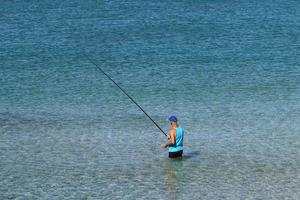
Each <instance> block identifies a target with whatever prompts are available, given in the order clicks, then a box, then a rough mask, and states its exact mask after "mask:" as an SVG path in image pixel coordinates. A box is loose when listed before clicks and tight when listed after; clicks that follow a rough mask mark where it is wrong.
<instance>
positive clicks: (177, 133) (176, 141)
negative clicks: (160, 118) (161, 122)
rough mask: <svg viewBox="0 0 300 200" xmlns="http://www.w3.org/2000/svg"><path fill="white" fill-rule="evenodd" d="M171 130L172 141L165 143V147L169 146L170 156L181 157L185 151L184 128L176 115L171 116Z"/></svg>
mask: <svg viewBox="0 0 300 200" xmlns="http://www.w3.org/2000/svg"><path fill="white" fill-rule="evenodd" d="M169 122H170V125H171V127H172V128H171V130H170V133H169V138H170V142H169V143H166V144H163V145H162V146H163V147H164V148H167V147H168V148H169V158H181V157H182V153H183V137H184V131H183V128H182V127H180V126H179V124H178V120H177V118H176V117H175V116H171V117H169Z"/></svg>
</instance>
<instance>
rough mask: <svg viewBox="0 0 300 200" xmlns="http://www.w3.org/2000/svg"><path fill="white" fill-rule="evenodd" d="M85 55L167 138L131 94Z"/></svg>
mask: <svg viewBox="0 0 300 200" xmlns="http://www.w3.org/2000/svg"><path fill="white" fill-rule="evenodd" d="M83 55H84V56H85V57H86V58H87V59H88V60H89V61H90V62H91V63H92V64H93V65H95V67H97V69H99V71H101V72H102V73H103V74H104V75H105V76H106V77H107V78H108V79H109V80H111V81H112V82H113V83H114V84H115V85H116V86H117V87H118V88H119V89H120V90H121V91H122V92H123V93H124V94H125V95H126V96H127V97H128V98H129V99H130V100H131V101H132V102H133V103H134V104H135V105H136V106H137V107H139V109H141V111H143V113H144V114H145V115H146V116H147V117H148V118H149V119H150V120H151V121H152V122H153V123H154V124H155V125H156V127H157V128H158V129H159V130H160V131H161V132H162V133H163V134H164V135H165V136H167V134H166V133H165V132H164V131H163V130H162V128H161V127H160V126H159V125H158V124H157V123H156V122H155V121H154V120H153V119H152V118H151V117H150V116H149V115H148V114H147V113H146V111H145V110H144V109H143V108H142V107H141V106H140V105H139V104H138V103H137V102H136V101H135V100H134V99H133V98H132V97H131V96H129V94H127V92H125V90H124V89H123V88H121V87H120V86H119V85H118V84H117V83H116V82H115V81H114V80H113V79H112V78H111V77H110V76H109V75H108V74H107V73H105V71H104V70H103V69H101V67H99V66H98V65H97V63H95V62H94V61H93V60H92V59H91V58H90V57H89V56H88V55H86V54H85V53H83Z"/></svg>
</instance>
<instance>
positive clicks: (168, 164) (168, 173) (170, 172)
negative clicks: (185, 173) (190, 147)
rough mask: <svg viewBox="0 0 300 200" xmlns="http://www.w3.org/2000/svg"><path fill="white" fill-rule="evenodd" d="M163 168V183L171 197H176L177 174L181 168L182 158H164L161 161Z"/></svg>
mask: <svg viewBox="0 0 300 200" xmlns="http://www.w3.org/2000/svg"><path fill="white" fill-rule="evenodd" d="M163 169H164V172H165V173H164V174H165V178H164V180H165V183H166V188H167V190H168V192H169V193H170V195H171V197H172V199H176V197H177V188H178V176H180V173H181V170H182V159H166V160H165V162H163Z"/></svg>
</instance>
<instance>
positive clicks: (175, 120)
mask: <svg viewBox="0 0 300 200" xmlns="http://www.w3.org/2000/svg"><path fill="white" fill-rule="evenodd" d="M169 121H170V122H177V117H175V116H171V117H169Z"/></svg>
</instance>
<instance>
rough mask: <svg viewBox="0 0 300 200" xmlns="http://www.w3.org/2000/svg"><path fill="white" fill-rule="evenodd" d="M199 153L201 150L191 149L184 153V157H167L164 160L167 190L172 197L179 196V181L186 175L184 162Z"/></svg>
mask: <svg viewBox="0 0 300 200" xmlns="http://www.w3.org/2000/svg"><path fill="white" fill-rule="evenodd" d="M197 155H199V151H191V152H187V153H184V154H183V157H182V158H173V159H171V158H166V159H164V160H163V161H162V163H163V169H164V174H165V177H164V180H165V184H166V188H167V191H168V192H169V194H170V195H171V199H177V198H178V196H179V192H180V191H179V183H180V182H181V181H182V178H183V175H184V166H183V163H184V162H185V160H186V159H191V158H194V157H196V156H197Z"/></svg>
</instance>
